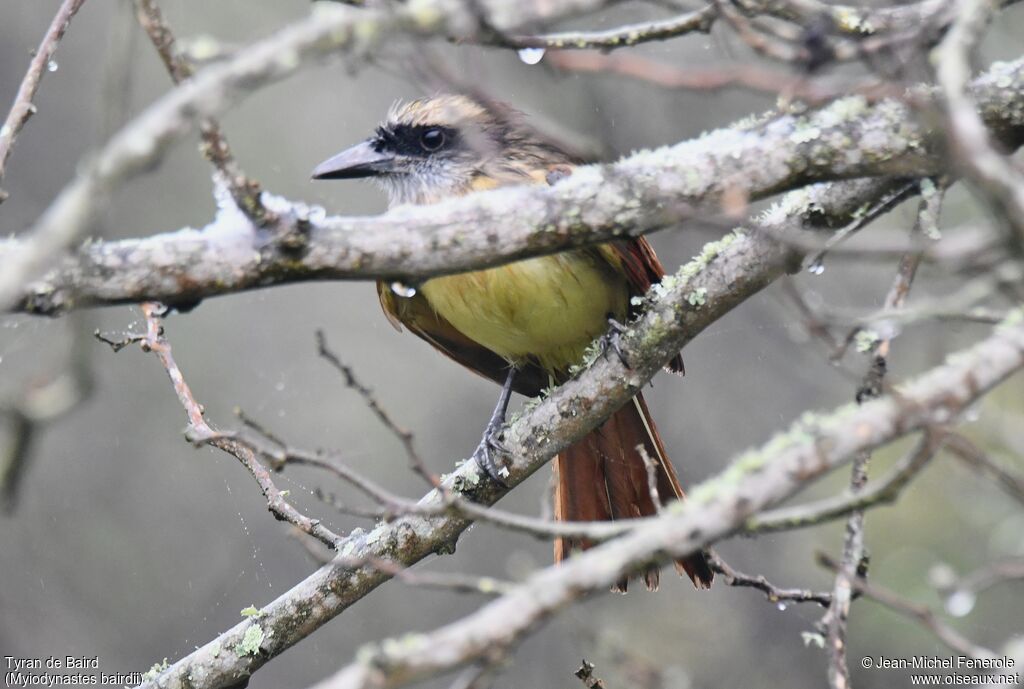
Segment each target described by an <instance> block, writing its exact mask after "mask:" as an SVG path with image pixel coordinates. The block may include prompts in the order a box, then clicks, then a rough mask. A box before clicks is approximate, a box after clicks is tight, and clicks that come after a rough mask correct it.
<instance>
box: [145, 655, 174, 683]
mask: <svg viewBox="0 0 1024 689" xmlns="http://www.w3.org/2000/svg"><path fill="white" fill-rule="evenodd" d="M168 667H170V666H169V665H168V664H167V658H164V659H163V660H162V661H160V662H159V663H153V665H152V666H151V667H150V668H149V669H148V670H146V671H145V672H144V673H142V681H143V682H148V681H150V680H151V679H155V678H156V676H157V675H159V674H160V673H161V672H163V671H164V670H166V669H167V668H168Z"/></svg>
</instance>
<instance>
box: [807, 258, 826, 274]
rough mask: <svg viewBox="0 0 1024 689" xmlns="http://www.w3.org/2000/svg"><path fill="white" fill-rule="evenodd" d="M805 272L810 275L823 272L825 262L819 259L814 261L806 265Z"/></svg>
mask: <svg viewBox="0 0 1024 689" xmlns="http://www.w3.org/2000/svg"><path fill="white" fill-rule="evenodd" d="M807 272H808V273H810V274H811V275H821V274H822V273H824V272H825V264H824V263H822V262H821V261H815V262H814V263H812V264H811V265H809V266H807Z"/></svg>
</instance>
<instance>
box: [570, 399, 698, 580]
mask: <svg viewBox="0 0 1024 689" xmlns="http://www.w3.org/2000/svg"><path fill="white" fill-rule="evenodd" d="M637 446H643V447H644V449H645V450H646V451H647V454H648V455H649V456H650V457H651V458H652V459H653V460H654V461H655V462H657V463H658V482H657V484H658V497H659V499H660V500H661V502H662V504H665V503H668V502H671V501H672V500H682V499H683V498H684V497H685V496H684V494H683V489H682V487H681V486H680V485H679V478H678V477H677V476H676V472H675V469H674V468H673V467H672V463H671V462H670V461H669V459H668V455H667V454H666V453H665V447H664V445H662V442H661V438H660V437H659V436H658V429H657V428H655V426H654V420H653V419H652V418H651V413H650V411H649V410H648V409H647V403H646V402H644V398H643V395H640V394H638V395H637V396H636V397H635V398H634V399H633V401H632V402H630V403H627V404H626V405H625V406H623V407H622V409H620V410H619V411H617V412H615V413H614V414H613V415H612V416H611V418H609V419H608V420H607V421H605V422H604V423H603V424H602V425H600V426H598V427H597V428H595V429H594V430H593V431H591V433H590V434H589V435H587V436H586V437H585V438H583V439H582V440H580V441H578V442H577V443H576V444H575V445H572V446H571V447H569V448H567V449H566V450H564V451H563V452H562V453H560V454H559V455H558V457H556V458H555V474H556V480H555V518H556V519H558V520H560V521H608V520H612V519H633V518H636V517H646V516H649V515H652V514H654V513H655V508H654V502H653V499H652V497H651V491H650V487H649V483H648V480H647V466H646V464H645V463H644V459H643V457H642V456H641V454H640V453H639V452H638V451H637V449H636V448H637ZM591 545H592V543H590V542H588V541H586V540H578V539H568V538H560V539H558V540H557V541H555V562H561V561H562V560H563V559H565V558H567V557H568V556H569V554H570V552H571V551H572V550H573V549H574V548H579V549H586V548H589V547H590V546H591ZM676 569H677V570H680V573H683V572H685V573H686V574H687V575H688V576H689V577H690V579H691V580H693V584H694V586H696V587H697V588H709V587H710V586H711V581H712V579H714V576H715V575H714V572H712V571H711V567H710V566H709V565H708V561H707V558H706V557H705V556H704V553H702V552H698V553H694V554H693V555H690V556H689V557H687V558H685V559H682V560H677V561H676ZM643 576H644V582H645V583H646V584H647V588H648V589H651V590H654V589H656V588H657V587H658V570H657V568H652V569H650V570H648V571H646V572H644V575H643ZM616 588H617V589H619V590H621V591H625V590H626V581H625V580H623V581H620V582H618V584H617V585H616Z"/></svg>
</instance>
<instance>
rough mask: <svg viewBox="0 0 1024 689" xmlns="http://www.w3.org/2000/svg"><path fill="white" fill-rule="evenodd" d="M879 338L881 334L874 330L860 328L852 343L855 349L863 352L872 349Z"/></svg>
mask: <svg viewBox="0 0 1024 689" xmlns="http://www.w3.org/2000/svg"><path fill="white" fill-rule="evenodd" d="M881 339H882V337H881V335H879V334H878V333H877V332H875V331H874V330H861V331H860V332H858V333H857V334H856V336H854V338H853V344H854V347H856V349H857V351H858V352H861V353H862V354H863V353H866V352H870V351H871V350H872V349H874V348H875V345H876V344H878V342H879V340H881Z"/></svg>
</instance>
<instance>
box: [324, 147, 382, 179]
mask: <svg viewBox="0 0 1024 689" xmlns="http://www.w3.org/2000/svg"><path fill="white" fill-rule="evenodd" d="M394 162H395V156H394V154H392V153H389V152H387V151H380V152H378V151H377V150H376V149H375V148H374V146H373V143H371V142H370V141H364V142H363V143H361V144H356V145H355V146H353V147H352V148H349V149H347V150H344V151H342V152H341V153H339V154H338V155H336V156H334V157H332V158H328V159H327V160H325V161H324V162H322V163H320V164H319V165H317V166H316V169H315V170H313V179H358V178H360V177H373V176H375V175H382V174H384V173H387V172H390V171H391V170H392V169H393V167H394Z"/></svg>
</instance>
